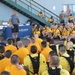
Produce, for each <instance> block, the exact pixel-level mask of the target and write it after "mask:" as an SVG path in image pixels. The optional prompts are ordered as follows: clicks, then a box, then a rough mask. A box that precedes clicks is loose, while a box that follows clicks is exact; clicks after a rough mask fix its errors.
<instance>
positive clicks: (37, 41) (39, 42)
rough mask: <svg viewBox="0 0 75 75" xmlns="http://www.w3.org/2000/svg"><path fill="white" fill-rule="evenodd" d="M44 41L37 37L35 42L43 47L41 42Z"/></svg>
mask: <svg viewBox="0 0 75 75" xmlns="http://www.w3.org/2000/svg"><path fill="white" fill-rule="evenodd" d="M42 41H43V40H42V39H40V38H36V39H35V42H36V43H38V44H39V46H40V47H41V42H42Z"/></svg>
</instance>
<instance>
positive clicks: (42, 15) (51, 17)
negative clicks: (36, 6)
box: [38, 10, 74, 23]
mask: <svg viewBox="0 0 75 75" xmlns="http://www.w3.org/2000/svg"><path fill="white" fill-rule="evenodd" d="M38 16H39V17H41V18H42V19H45V20H46V14H44V13H43V11H40V12H39V14H38ZM66 17H67V19H68V21H67V22H74V17H73V15H72V14H67V15H66V13H64V11H63V10H62V12H61V13H60V15H59V16H58V18H59V21H60V23H65V22H66V20H65V18H66ZM47 21H48V22H49V23H54V22H55V19H54V17H53V16H50V18H48V20H47Z"/></svg>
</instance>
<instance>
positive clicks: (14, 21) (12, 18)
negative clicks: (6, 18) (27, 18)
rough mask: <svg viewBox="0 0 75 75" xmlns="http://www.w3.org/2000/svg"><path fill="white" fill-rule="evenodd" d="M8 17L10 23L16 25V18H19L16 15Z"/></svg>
mask: <svg viewBox="0 0 75 75" xmlns="http://www.w3.org/2000/svg"><path fill="white" fill-rule="evenodd" d="M10 19H11V21H12V24H14V25H18V20H19V18H18V16H17V15H12V16H11V17H10Z"/></svg>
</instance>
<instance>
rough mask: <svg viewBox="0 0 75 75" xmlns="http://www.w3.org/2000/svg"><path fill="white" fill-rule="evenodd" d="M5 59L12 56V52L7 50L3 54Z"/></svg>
mask: <svg viewBox="0 0 75 75" xmlns="http://www.w3.org/2000/svg"><path fill="white" fill-rule="evenodd" d="M4 55H5V57H7V58H10V56H11V55H12V51H11V50H7V51H6V52H5V53H4Z"/></svg>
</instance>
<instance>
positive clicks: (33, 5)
mask: <svg viewBox="0 0 75 75" xmlns="http://www.w3.org/2000/svg"><path fill="white" fill-rule="evenodd" d="M12 1H14V2H15V3H17V4H19V5H20V6H22V7H24V8H25V9H27V10H29V11H30V12H31V14H32V13H34V14H36V15H37V16H38V13H39V12H40V11H42V12H43V14H44V17H45V18H44V19H45V20H46V21H48V19H49V18H50V17H51V16H53V18H54V21H55V22H59V21H60V19H59V16H58V15H56V14H55V13H53V12H51V11H50V10H48V9H47V8H45V7H43V6H42V5H40V4H38V3H37V2H35V1H34V0H12Z"/></svg>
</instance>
